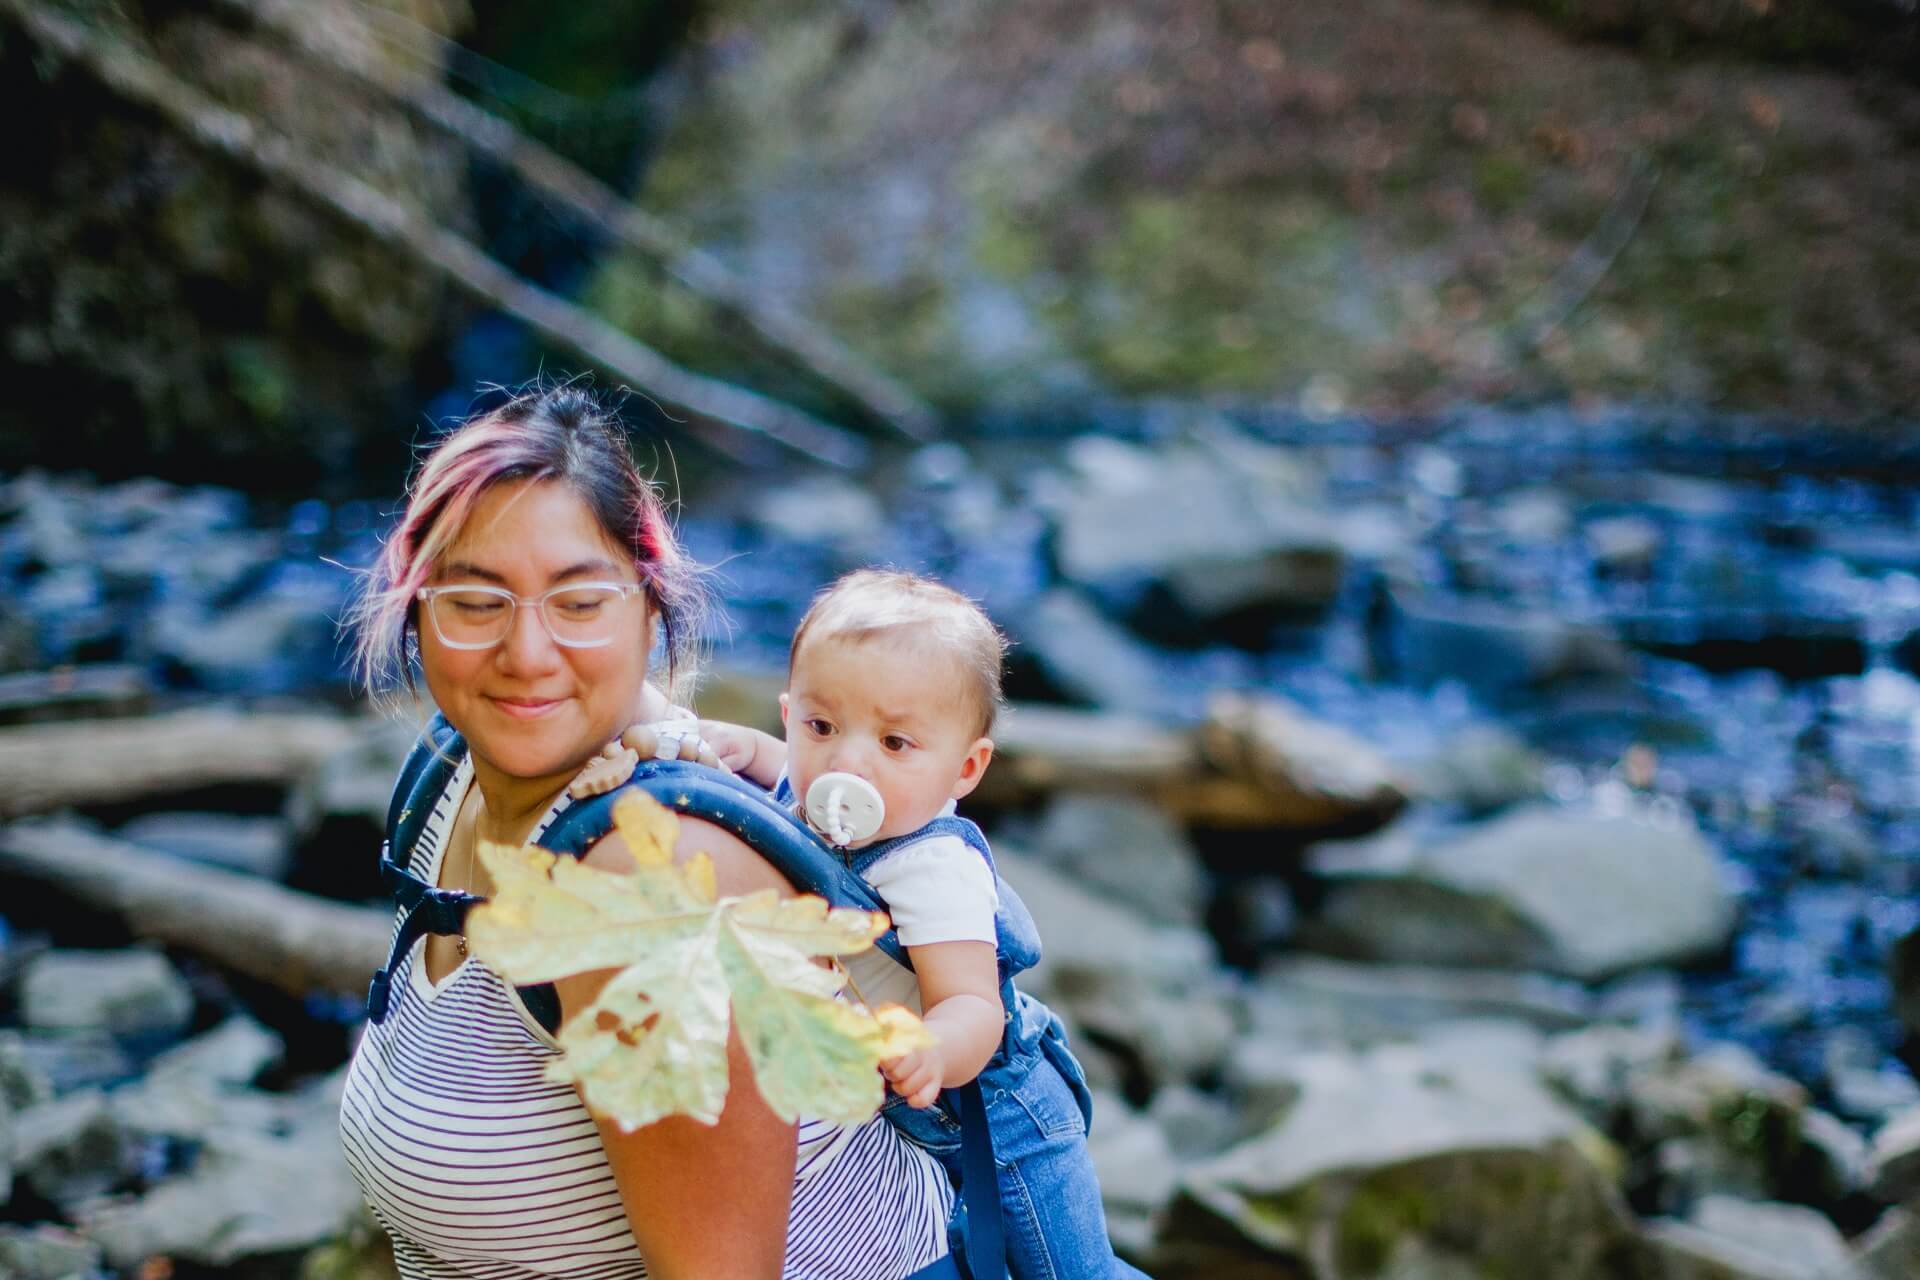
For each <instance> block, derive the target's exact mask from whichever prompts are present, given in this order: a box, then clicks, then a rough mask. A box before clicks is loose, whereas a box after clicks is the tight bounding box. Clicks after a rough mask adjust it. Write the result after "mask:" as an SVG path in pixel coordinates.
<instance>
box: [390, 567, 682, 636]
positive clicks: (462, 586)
mask: <svg viewBox="0 0 1920 1280" xmlns="http://www.w3.org/2000/svg"><path fill="white" fill-rule="evenodd" d="M592 590H600V591H610V592H613V593H615V594H616V595H617V597H618V598H619V600H620V602H621V603H623V604H624V603H625V602H626V600H627V598H628V597H629V596H634V595H639V594H640V593H642V592H644V591H645V590H646V587H645V586H644V585H642V584H641V583H637V582H568V583H565V584H563V585H561V586H557V587H555V588H553V589H552V590H551V591H543V592H541V593H540V594H539V595H537V596H517V595H515V594H514V593H513V592H511V591H508V590H507V589H506V588H505V587H490V586H486V585H484V584H482V583H477V582H473V583H467V582H461V583H454V584H452V585H450V586H445V587H421V588H420V589H419V590H418V591H416V592H414V599H416V600H418V601H419V602H420V603H421V604H423V605H425V606H426V611H425V612H426V615H427V617H428V618H429V619H431V620H432V623H433V633H434V635H436V636H438V637H439V639H440V643H441V644H444V645H445V646H447V648H449V649H491V648H493V647H495V646H496V645H498V644H500V643H501V642H503V641H504V640H506V638H507V637H508V636H510V635H512V634H513V623H514V619H515V618H517V617H518V616H519V612H520V606H521V605H523V604H524V605H532V606H533V608H534V612H535V613H537V614H538V615H539V618H540V625H541V626H542V627H544V628H545V629H546V632H547V637H548V638H549V639H550V640H552V641H553V642H554V643H555V644H557V645H559V646H561V647H562V648H565V649H601V648H605V647H606V646H607V645H610V644H612V643H613V641H614V635H613V630H614V624H611V623H610V624H609V626H608V633H607V634H606V635H604V636H601V637H599V638H598V639H593V640H578V639H568V638H567V637H565V636H562V635H561V634H560V631H559V629H558V628H557V627H555V626H554V625H553V618H552V616H551V615H550V614H548V612H547V601H549V600H551V599H553V598H554V597H555V596H558V595H565V594H567V593H568V592H571V591H592ZM455 593H458V594H460V595H486V596H493V597H495V598H497V599H500V600H504V601H506V604H507V614H506V619H505V621H504V622H503V623H502V624H501V626H500V634H499V635H497V636H495V637H494V638H493V639H491V640H478V641H476V640H455V639H452V638H450V637H449V636H448V635H447V632H446V628H444V627H443V626H441V624H440V611H439V610H438V609H437V608H435V607H434V603H433V602H434V600H435V598H436V597H439V596H446V595H453V594H455Z"/></svg>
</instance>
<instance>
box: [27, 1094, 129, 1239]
mask: <svg viewBox="0 0 1920 1280" xmlns="http://www.w3.org/2000/svg"><path fill="white" fill-rule="evenodd" d="M138 1157H139V1144H138V1142H137V1140H136V1138H135V1136H134V1134H133V1133H131V1132H130V1131H129V1130H128V1129H127V1128H126V1127H125V1126H124V1125H122V1124H121V1123H120V1121H119V1119H118V1117H117V1116H115V1114H114V1110H113V1107H112V1106H111V1105H110V1104H109V1103H108V1101H107V1098H106V1095H105V1094H103V1093H101V1092H100V1091H99V1090H97V1089H86V1090H82V1091H81V1092H79V1093H70V1094H68V1095H66V1096H65V1097H63V1098H58V1099H56V1100H54V1101H52V1102H43V1103H41V1104H40V1105H39V1106H37V1107H33V1108H31V1109H29V1110H27V1111H23V1112H21V1113H20V1115H19V1116H17V1117H15V1121H14V1160H15V1164H16V1167H17V1168H18V1171H19V1175H20V1177H21V1178H22V1179H23V1180H24V1181H25V1182H26V1183H27V1185H28V1186H30V1187H32V1188H33V1190H34V1193H35V1194H36V1195H38V1196H40V1197H41V1198H42V1199H44V1200H49V1201H51V1202H53V1203H54V1204H56V1205H59V1206H60V1207H61V1209H62V1211H64V1212H71V1211H72V1209H73V1207H74V1206H76V1205H78V1204H81V1203H83V1202H85V1201H87V1200H90V1199H92V1198H93V1197H95V1196H98V1195H101V1194H102V1193H104V1192H107V1191H110V1190H112V1189H113V1188H114V1187H116V1186H119V1185H120V1184H121V1183H123V1182H125V1181H127V1180H128V1179H130V1178H131V1177H132V1176H133V1175H134V1173H135V1172H136V1170H137V1167H138V1165H137V1161H138Z"/></svg>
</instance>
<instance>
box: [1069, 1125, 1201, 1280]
mask: <svg viewBox="0 0 1920 1280" xmlns="http://www.w3.org/2000/svg"><path fill="white" fill-rule="evenodd" d="M1094 1112H1095V1114H1096V1115H1098V1116H1099V1117H1100V1123H1099V1124H1097V1125H1095V1126H1094V1128H1093V1132H1092V1133H1091V1134H1090V1135H1088V1138H1087V1154H1088V1155H1089V1156H1091V1157H1092V1159H1093V1168H1094V1172H1095V1173H1097V1174H1098V1175H1099V1176H1100V1202H1101V1204H1102V1206H1103V1207H1104V1208H1105V1209H1106V1213H1107V1233H1108V1234H1109V1235H1110V1236H1111V1237H1112V1239H1113V1242H1114V1244H1115V1245H1116V1246H1117V1247H1119V1248H1120V1249H1121V1250H1122V1251H1124V1252H1127V1253H1130V1254H1135V1255H1138V1254H1142V1253H1145V1252H1146V1251H1147V1250H1148V1249H1149V1248H1150V1247H1151V1246H1152V1244H1153V1237H1154V1233H1155V1229H1156V1226H1157V1221H1158V1218H1159V1216H1160V1215H1161V1213H1162V1212H1163V1211H1164V1210H1165V1209H1166V1206H1167V1204H1168V1202H1169V1201H1171V1200H1172V1199H1173V1192H1174V1188H1175V1187H1176V1186H1177V1185H1178V1184H1179V1170H1178V1165H1177V1164H1176V1162H1175V1160H1174V1154H1173V1147H1172V1145H1171V1144H1170V1143H1169V1142H1168V1141H1167V1135H1166V1133H1165V1132H1164V1131H1163V1130H1162V1129H1161V1127H1160V1125H1158V1124H1156V1123H1155V1122H1154V1121H1153V1120H1152V1119H1150V1118H1148V1117H1146V1116H1143V1115H1141V1114H1139V1113H1138V1112H1136V1111H1131V1110H1129V1109H1128V1107H1127V1104H1126V1103H1125V1102H1124V1101H1122V1100H1121V1099H1119V1098H1117V1097H1112V1096H1107V1097H1100V1098H1096V1099H1095V1100H1094Z"/></svg>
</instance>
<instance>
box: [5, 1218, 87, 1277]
mask: <svg viewBox="0 0 1920 1280" xmlns="http://www.w3.org/2000/svg"><path fill="white" fill-rule="evenodd" d="M101 1262H102V1259H101V1256H100V1247H99V1246H98V1245H96V1244H94V1243H92V1242H91V1241H89V1240H87V1239H85V1238H84V1237H82V1236H77V1235H75V1234H74V1233H73V1232H71V1231H68V1230H66V1229H65V1228H64V1227H56V1226H52V1225H51V1224H48V1223H42V1224H40V1225H39V1226H34V1227H20V1226H13V1225H10V1224H9V1225H5V1226H0V1276H10V1277H13V1278H14V1280H69V1278H70V1277H75V1276H91V1275H93V1274H94V1273H95V1272H97V1271H99V1270H100V1266H101Z"/></svg>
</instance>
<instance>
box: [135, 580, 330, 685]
mask: <svg viewBox="0 0 1920 1280" xmlns="http://www.w3.org/2000/svg"><path fill="white" fill-rule="evenodd" d="M334 607H335V602H334V601H333V600H331V599H329V598H328V597H326V596H324V595H319V596H309V595H297V594H271V595H266V596H262V597H260V598H257V599H253V600H248V601H246V602H244V603H242V604H237V605H234V606H232V607H231V608H227V609H221V610H218V611H215V610H210V609H206V608H203V607H200V606H197V605H191V604H188V603H186V602H184V601H183V602H181V603H179V604H176V605H162V606H160V607H159V608H157V609H156V610H155V611H154V614H153V618H152V622H151V625H150V626H149V627H148V630H147V640H148V644H149V645H150V646H151V655H152V656H153V657H154V658H156V659H158V660H160V661H162V662H165V663H168V664H170V665H172V666H174V667H175V668H177V669H179V670H181V671H184V672H186V673H188V674H190V675H191V676H192V677H193V679H194V680H195V681H196V682H197V683H198V684H199V686H200V687H201V688H203V689H209V690H213V691H215V692H223V693H255V694H257V693H259V692H262V691H285V690H292V689H298V688H301V687H303V685H305V684H308V683H311V682H312V679H311V678H312V676H313V675H314V674H315V673H325V672H329V671H330V670H331V668H332V662H333V651H334V643H335V640H336V630H335V627H334V622H333V618H332V616H331V615H330V613H329V610H330V609H332V608H334Z"/></svg>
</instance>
